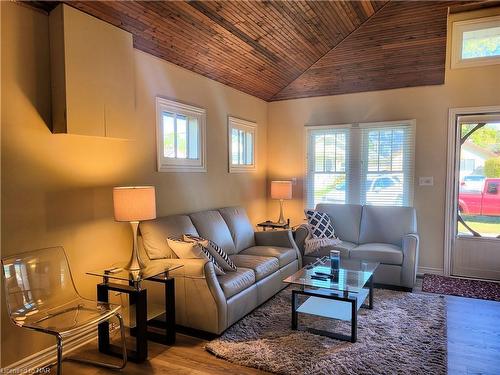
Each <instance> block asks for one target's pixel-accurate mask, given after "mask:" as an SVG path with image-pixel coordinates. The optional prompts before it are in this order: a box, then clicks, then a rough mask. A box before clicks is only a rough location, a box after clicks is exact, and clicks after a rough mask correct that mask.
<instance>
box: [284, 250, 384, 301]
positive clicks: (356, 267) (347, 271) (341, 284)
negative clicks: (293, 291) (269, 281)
mask: <svg viewBox="0 0 500 375" xmlns="http://www.w3.org/2000/svg"><path fill="white" fill-rule="evenodd" d="M378 265H379V263H376V262H367V261H363V260H354V259H341V261H340V266H339V269H338V271H337V273H336V274H335V275H332V274H331V268H330V259H329V258H328V257H324V258H321V259H318V260H317V261H316V262H315V263H312V264H310V265H306V266H304V267H303V268H302V269H300V270H299V271H297V272H296V273H294V274H293V275H291V276H289V277H287V278H286V279H285V280H283V281H284V282H285V283H289V284H295V285H300V286H302V287H312V288H318V289H330V290H335V291H340V292H353V293H358V292H360V291H362V289H363V288H364V286H365V284H366V283H367V282H368V280H369V279H370V277H371V276H372V275H373V273H374V272H375V270H376V269H377V267H378ZM326 275H331V276H330V277H327V276H326ZM314 276H319V277H324V280H320V279H317V278H314Z"/></svg>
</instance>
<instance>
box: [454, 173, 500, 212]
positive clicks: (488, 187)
mask: <svg viewBox="0 0 500 375" xmlns="http://www.w3.org/2000/svg"><path fill="white" fill-rule="evenodd" d="M458 209H459V210H460V212H461V213H463V214H466V215H484V216H500V178H487V179H485V180H484V186H483V190H482V191H461V192H460V193H459V194H458Z"/></svg>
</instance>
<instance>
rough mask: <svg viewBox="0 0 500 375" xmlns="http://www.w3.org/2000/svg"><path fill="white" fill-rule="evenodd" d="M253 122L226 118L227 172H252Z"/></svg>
mask: <svg viewBox="0 0 500 375" xmlns="http://www.w3.org/2000/svg"><path fill="white" fill-rule="evenodd" d="M256 126H257V124H256V123H255V122H250V121H245V120H241V119H239V118H236V117H229V118H228V136H229V140H228V144H229V172H247V171H254V170H255V168H256V163H255V129H256Z"/></svg>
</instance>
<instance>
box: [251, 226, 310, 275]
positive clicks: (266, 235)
mask: <svg viewBox="0 0 500 375" xmlns="http://www.w3.org/2000/svg"><path fill="white" fill-rule="evenodd" d="M255 244H256V245H257V246H277V247H286V248H289V249H294V250H295V252H296V253H297V259H298V261H299V267H302V255H301V253H300V251H299V248H298V247H297V245H296V243H295V240H294V239H293V234H292V231H291V230H289V229H288V230H278V231H269V232H255Z"/></svg>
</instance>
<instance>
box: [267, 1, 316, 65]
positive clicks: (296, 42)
mask: <svg viewBox="0 0 500 375" xmlns="http://www.w3.org/2000/svg"><path fill="white" fill-rule="evenodd" d="M271 4H272V5H271V6H270V11H269V13H268V15H269V18H270V19H271V20H272V22H273V23H274V24H276V23H280V26H281V27H280V30H283V31H285V32H286V31H288V32H289V33H290V34H293V35H294V36H295V37H293V36H291V35H286V34H285V35H283V38H287V39H286V43H287V45H288V46H289V48H290V50H291V51H293V54H294V55H295V56H294V57H293V58H292V61H293V60H294V59H295V58H296V57H297V56H300V59H301V69H304V67H307V66H308V65H309V63H310V58H309V56H308V54H307V53H306V52H305V51H304V50H308V51H309V53H310V54H318V51H317V49H316V47H315V46H313V45H311V43H309V42H308V41H307V39H306V38H305V37H304V35H302V34H301V33H299V32H297V29H296V28H294V27H292V28H285V27H284V23H283V21H282V19H283V16H284V17H285V18H286V19H289V18H288V14H287V13H286V12H285V11H284V10H283V13H280V9H278V8H277V7H276V5H278V3H271ZM280 18H281V19H280Z"/></svg>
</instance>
